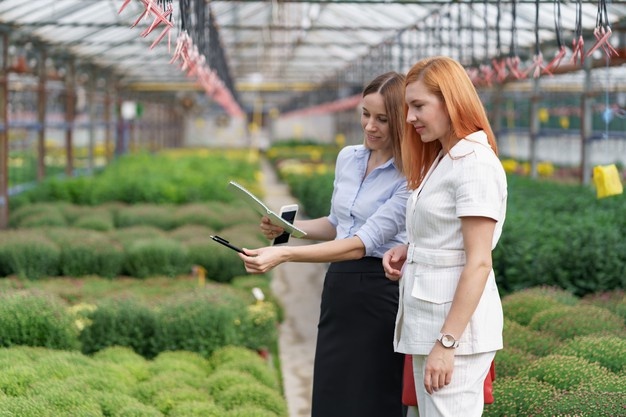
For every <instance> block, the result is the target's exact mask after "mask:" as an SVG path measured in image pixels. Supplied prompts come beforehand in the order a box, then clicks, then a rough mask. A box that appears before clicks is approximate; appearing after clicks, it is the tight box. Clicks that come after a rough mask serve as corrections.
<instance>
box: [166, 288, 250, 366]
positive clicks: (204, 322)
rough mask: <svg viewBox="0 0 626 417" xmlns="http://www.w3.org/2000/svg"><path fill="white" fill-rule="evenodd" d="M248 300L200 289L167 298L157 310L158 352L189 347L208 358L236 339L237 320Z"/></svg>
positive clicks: (243, 312) (242, 313)
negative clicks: (205, 291)
mask: <svg viewBox="0 0 626 417" xmlns="http://www.w3.org/2000/svg"><path fill="white" fill-rule="evenodd" d="M245 308H246V307H245V303H244V302H243V301H242V300H240V299H238V298H237V297H235V296H229V295H227V294H226V293H222V294H219V296H218V295H216V294H211V293H204V292H201V291H197V292H192V293H188V294H181V295H177V296H176V297H173V298H172V299H170V300H167V301H166V302H164V303H163V304H162V305H161V308H160V309H159V310H158V312H157V320H156V328H155V334H154V347H155V349H156V351H158V352H162V351H166V350H188V351H191V352H197V353H199V354H201V355H202V356H205V357H208V356H210V355H211V353H212V352H213V351H215V350H216V349H218V348H220V347H222V346H226V345H230V344H234V343H235V342H236V340H237V328H236V325H235V323H236V322H237V321H241V317H243V316H244V315H245Z"/></svg>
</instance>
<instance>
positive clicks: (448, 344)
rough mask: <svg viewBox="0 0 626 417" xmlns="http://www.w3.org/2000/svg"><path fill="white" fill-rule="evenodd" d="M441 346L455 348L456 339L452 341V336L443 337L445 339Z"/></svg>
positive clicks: (442, 339)
mask: <svg viewBox="0 0 626 417" xmlns="http://www.w3.org/2000/svg"><path fill="white" fill-rule="evenodd" d="M441 344H442V345H444V346H445V347H448V348H449V347H452V346H454V339H452V338H451V337H450V336H448V335H447V334H446V335H443V337H442V338H441Z"/></svg>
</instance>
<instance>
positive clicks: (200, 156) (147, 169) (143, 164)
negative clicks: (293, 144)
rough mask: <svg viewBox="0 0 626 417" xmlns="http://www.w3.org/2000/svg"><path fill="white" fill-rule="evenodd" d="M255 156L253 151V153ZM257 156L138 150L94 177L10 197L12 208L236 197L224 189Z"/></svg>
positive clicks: (253, 165) (248, 174) (243, 175)
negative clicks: (38, 204)
mask: <svg viewBox="0 0 626 417" xmlns="http://www.w3.org/2000/svg"><path fill="white" fill-rule="evenodd" d="M252 156H253V155H252ZM256 171H258V159H256V158H254V157H252V158H251V154H250V153H249V152H247V151H241V152H230V153H229V154H228V157H227V158H225V157H224V152H216V153H215V154H210V153H207V152H194V154H188V155H183V154H180V153H179V154H175V153H171V152H170V153H167V152H163V153H159V154H154V153H150V154H149V153H140V154H132V155H130V154H128V155H123V156H121V157H118V158H117V159H115V160H114V161H113V162H112V163H110V164H109V165H108V166H107V167H106V169H104V170H103V171H101V172H99V173H97V174H96V175H94V176H92V177H75V178H63V179H56V178H50V179H46V180H44V181H42V182H41V183H39V184H37V185H36V186H35V187H33V188H32V189H29V190H27V191H25V192H24V193H22V194H21V195H19V196H18V197H14V198H12V199H11V207H12V209H17V208H20V207H23V206H24V205H28V204H29V203H35V202H46V201H66V202H70V203H73V204H90V205H94V204H101V203H103V202H108V201H119V202H124V203H128V204H138V203H161V204H163V203H169V204H183V203H188V202H198V201H209V200H218V201H224V202H230V201H232V200H234V197H233V195H232V193H230V192H229V191H227V190H226V184H228V181H229V180H231V179H233V178H238V179H246V180H249V181H251V180H253V179H254V174H255V172H256Z"/></svg>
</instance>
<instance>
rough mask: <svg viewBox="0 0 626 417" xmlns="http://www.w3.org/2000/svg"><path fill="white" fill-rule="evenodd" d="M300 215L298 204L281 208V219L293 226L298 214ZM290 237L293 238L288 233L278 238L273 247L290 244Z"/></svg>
mask: <svg viewBox="0 0 626 417" xmlns="http://www.w3.org/2000/svg"><path fill="white" fill-rule="evenodd" d="M297 213H298V205H297V204H289V205H286V206H282V207H281V208H280V217H282V218H283V219H285V220H287V221H288V222H289V223H291V224H293V222H294V221H295V220H296V214H297ZM289 236H291V235H290V234H289V233H288V232H283V234H282V235H280V236H278V237H277V238H275V239H274V243H272V244H273V245H281V244H283V243H287V242H289Z"/></svg>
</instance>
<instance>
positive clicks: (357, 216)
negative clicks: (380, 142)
mask: <svg viewBox="0 0 626 417" xmlns="http://www.w3.org/2000/svg"><path fill="white" fill-rule="evenodd" d="M369 155H370V151H369V149H367V148H365V146H363V145H354V146H346V147H345V148H343V149H342V150H341V151H340V152H339V155H337V163H336V166H335V182H334V190H333V196H332V201H331V208H330V215H329V216H328V220H329V221H330V223H331V224H332V225H333V226H335V227H336V229H337V237H336V238H337V239H344V238H348V237H352V236H358V237H359V238H360V239H361V240H362V241H363V244H364V245H365V256H375V257H379V258H382V256H383V254H384V253H385V252H386V251H387V250H388V249H390V248H392V247H394V246H397V245H400V244H405V243H407V235H406V227H405V216H406V204H407V200H408V198H409V195H410V192H409V191H408V190H407V183H406V179H405V178H404V176H403V175H402V174H400V172H399V171H398V170H397V169H396V166H395V165H394V163H393V158H392V159H390V160H389V161H387V162H386V163H384V164H383V165H381V166H379V167H377V168H376V169H374V171H372V172H371V173H370V174H369V175H368V176H367V177H365V172H366V170H367V161H368V159H369Z"/></svg>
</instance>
